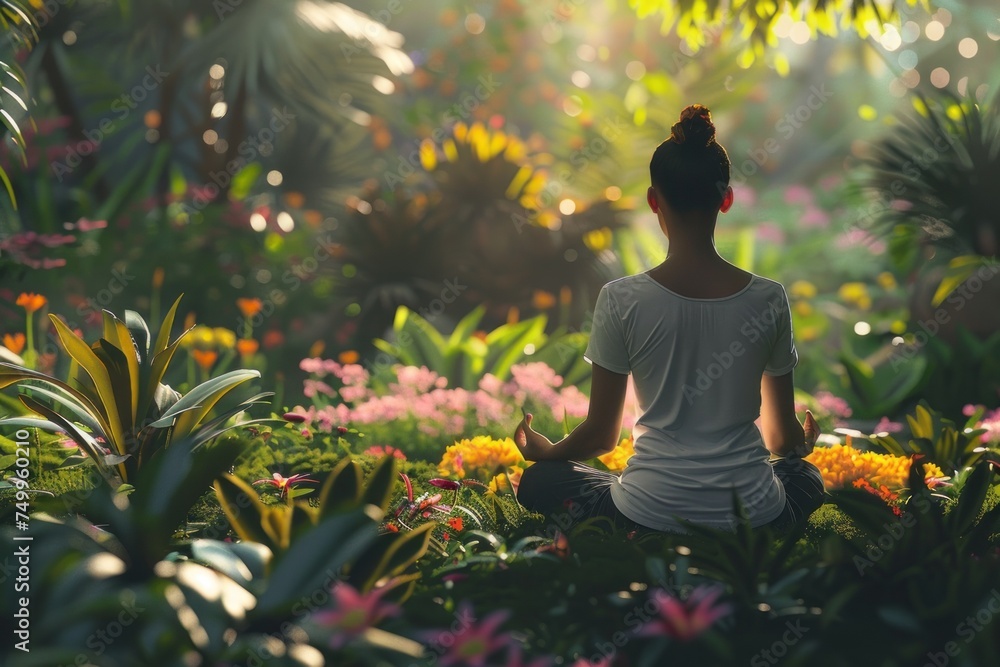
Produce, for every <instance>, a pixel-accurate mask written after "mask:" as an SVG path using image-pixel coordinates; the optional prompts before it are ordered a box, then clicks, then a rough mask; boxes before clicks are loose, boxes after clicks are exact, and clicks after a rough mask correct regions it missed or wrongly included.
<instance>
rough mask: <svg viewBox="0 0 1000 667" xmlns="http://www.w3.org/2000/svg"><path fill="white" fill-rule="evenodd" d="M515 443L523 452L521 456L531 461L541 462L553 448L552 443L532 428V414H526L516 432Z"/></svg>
mask: <svg viewBox="0 0 1000 667" xmlns="http://www.w3.org/2000/svg"><path fill="white" fill-rule="evenodd" d="M514 442H515V443H516V444H517V446H518V448H520V450H521V455H522V456H524V458H526V459H527V460H529V461H540V460H542V459H544V458H545V455H546V453H548V450H550V449H551V448H552V441H551V440H549V439H548V438H546V437H545V436H544V435H542V434H541V433H539V432H538V431H535V430H534V429H532V428H531V414H525V415H524V419H522V420H521V423H520V424H518V425H517V428H516V429H515V430H514Z"/></svg>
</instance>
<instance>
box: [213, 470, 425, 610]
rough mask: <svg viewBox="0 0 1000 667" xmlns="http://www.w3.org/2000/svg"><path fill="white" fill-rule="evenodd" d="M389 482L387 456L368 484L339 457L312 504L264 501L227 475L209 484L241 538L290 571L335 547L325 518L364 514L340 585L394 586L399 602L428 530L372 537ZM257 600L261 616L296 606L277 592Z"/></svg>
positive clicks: (408, 586)
mask: <svg viewBox="0 0 1000 667" xmlns="http://www.w3.org/2000/svg"><path fill="white" fill-rule="evenodd" d="M395 479H396V468H395V459H394V458H393V457H392V456H386V457H385V458H383V459H382V461H381V462H380V463H379V465H378V467H376V468H375V470H374V471H373V472H372V474H371V475H370V476H369V478H368V480H367V482H366V481H365V480H364V479H363V476H362V473H361V468H360V466H358V464H357V463H355V462H354V461H352V460H351V459H345V460H344V461H342V462H341V463H340V464H339V465H338V466H337V467H336V468H334V469H333V470H332V471H331V472H330V473H329V474H328V475H327V476H326V479H325V480H324V481H323V485H322V487H321V488H320V492H319V498H318V502H317V504H316V505H315V506H314V505H311V504H309V503H307V502H304V501H301V500H295V499H294V498H293V495H292V494H286V495H285V496H284V499H285V502H280V503H275V504H265V503H263V502H261V499H260V496H259V495H258V494H257V492H256V491H254V489H253V487H251V486H250V485H249V484H247V483H246V482H244V481H243V480H241V479H239V478H238V477H235V476H233V475H224V476H222V477H221V478H219V479H218V480H216V482H215V493H216V496H217V497H218V499H219V504H220V505H221V506H222V510H223V512H224V513H225V515H226V517H227V518H228V519H229V523H230V525H231V526H232V527H233V530H234V531H235V532H236V534H237V535H239V537H240V539H242V540H244V541H246V542H257V543H259V544H263V545H264V546H266V547H267V548H268V549H269V550H270V552H271V553H273V554H274V555H275V565H274V567H275V568H277V569H281V568H284V569H289V570H290V572H291V571H298V570H301V569H302V567H303V566H302V563H307V562H314V563H315V564H316V565H317V566H319V565H321V564H322V558H323V554H324V553H325V550H326V549H328V548H332V547H333V546H335V545H336V543H335V542H334V543H330V542H329V536H327V535H326V531H328V528H329V526H330V525H331V521H336V520H337V519H336V517H339V516H341V515H343V514H344V512H347V511H355V512H356V511H358V510H364V514H365V515H367V516H368V517H369V522H371V524H372V525H371V526H370V527H369V528H366V530H367V531H369V532H370V533H371V535H369V536H367V537H366V540H365V542H364V543H361V544H357V545H355V547H356V549H353V548H350V549H349V550H350V551H351V553H352V554H354V556H355V557H354V558H352V564H351V566H350V567H349V568H346V569H345V570H343V571H342V573H341V574H342V580H343V581H344V582H345V583H347V584H349V585H351V586H353V587H354V588H355V589H357V590H358V591H361V592H368V591H371V590H373V589H375V588H376V587H379V588H382V587H386V586H390V587H392V588H398V590H394V591H392V592H391V596H392V597H393V598H394V599H397V600H398V599H402V598H405V597H407V596H408V595H409V592H410V591H411V589H412V585H413V582H414V581H416V579H417V578H419V576H420V575H419V574H418V573H414V572H410V569H411V566H412V565H413V564H414V562H416V560H417V559H418V558H420V557H421V556H422V555H423V554H424V553H425V552H426V551H427V547H428V545H429V544H430V539H431V535H430V532H431V530H433V528H434V526H433V525H430V524H428V525H425V526H421V527H420V528H417V529H415V530H413V531H410V532H407V533H393V532H389V533H383V534H379V535H376V534H375V528H374V522H375V521H380V520H381V519H382V518H383V516H384V515H385V512H386V510H387V508H388V507H389V500H390V497H391V495H392V491H393V485H394V483H395ZM344 548H349V545H348V546H345V547H344ZM292 563H294V565H290V566H289V564H292ZM286 566H289V567H286ZM307 569H308V568H307ZM300 576H303V575H300ZM309 576H319V578H320V580H322V577H323V576H324V572H323V570H322V568H321V567H317V568H314V570H313V571H312V573H311V574H310V575H309ZM386 582H390V583H386ZM259 601H260V608H259V609H258V610H257V611H256V612H255V613H256V614H257V615H259V616H260V617H261V618H262V619H264V618H272V619H273V618H278V617H280V615H281V614H282V613H285V612H287V611H288V609H289V608H290V606H291V604H292V603H294V602H295V600H293V599H289V598H286V597H285V595H284V593H283V592H282V591H281V590H280V588H278V589H276V590H268V591H265V592H263V593H262V594H261V597H260V600H259ZM272 602H273V605H272V604H271V603H272Z"/></svg>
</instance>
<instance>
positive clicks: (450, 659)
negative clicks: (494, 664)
mask: <svg viewBox="0 0 1000 667" xmlns="http://www.w3.org/2000/svg"><path fill="white" fill-rule="evenodd" d="M456 616H458V628H459V629H457V630H454V628H455V627H456V626H455V625H453V626H452V629H448V630H440V631H437V632H430V633H425V634H424V636H425V637H427V638H428V639H430V641H431V644H432V645H433V648H435V649H437V650H438V651H440V650H441V649H444V650H445V652H444V654H443V655H441V657H440V658H438V662H437V664H438V665H441V667H449V665H459V666H462V667H485V665H486V664H487V663H486V660H487V659H488V658H489V657H490V655H492V654H493V653H495V652H496V651H497V650H499V649H501V648H503V647H504V646H506V645H507V644H509V643H510V642H511V640H512V638H511V635H510V634H509V633H498V632H497V629H498V628H499V627H500V626H501V625H502V624H503V623H504V621H506V620H507V618H508V617H509V616H510V612H509V611H507V610H500V611H495V612H493V613H492V614H490V615H489V616H487V617H486V618H484V619H483V620H482V621H478V622H477V621H476V617H475V614H474V612H473V611H472V607H471V606H470V605H469V603H468V602H462V603H461V604H460V605H459V607H458V610H457V611H456ZM445 637H448V639H450V641H448V642H445V641H442V639H444V638H445ZM446 644H447V646H446Z"/></svg>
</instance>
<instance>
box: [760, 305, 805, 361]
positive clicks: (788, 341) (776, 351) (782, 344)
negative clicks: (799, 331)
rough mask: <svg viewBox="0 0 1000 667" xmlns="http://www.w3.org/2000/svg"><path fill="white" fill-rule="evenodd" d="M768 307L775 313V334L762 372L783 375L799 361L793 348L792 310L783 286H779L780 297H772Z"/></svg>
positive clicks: (797, 354)
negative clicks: (769, 354)
mask: <svg viewBox="0 0 1000 667" xmlns="http://www.w3.org/2000/svg"><path fill="white" fill-rule="evenodd" d="M770 308H771V311H772V312H773V313H774V315H775V316H774V325H775V328H776V335H775V339H774V347H773V348H772V349H771V356H770V357H769V358H768V360H767V365H766V366H765V367H764V374H765V375H785V374H786V373H789V372H791V370H792V369H793V368H795V365H796V364H797V363H798V362H799V353H798V351H796V349H795V340H794V339H793V337H792V312H791V308H790V307H789V305H788V295H787V294H785V288H784V287H782V288H781V297H780V298H775V299H773V300H772V301H771V306H770Z"/></svg>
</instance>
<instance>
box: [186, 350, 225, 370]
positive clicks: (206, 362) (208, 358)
mask: <svg viewBox="0 0 1000 667" xmlns="http://www.w3.org/2000/svg"><path fill="white" fill-rule="evenodd" d="M191 355H192V356H193V357H194V361H195V363H196V364H198V365H199V366H201V368H202V370H205V371H207V370H209V369H210V368H212V366H213V365H214V364H215V360H216V359H218V358H219V353H218V352H216V351H215V350H191Z"/></svg>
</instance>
